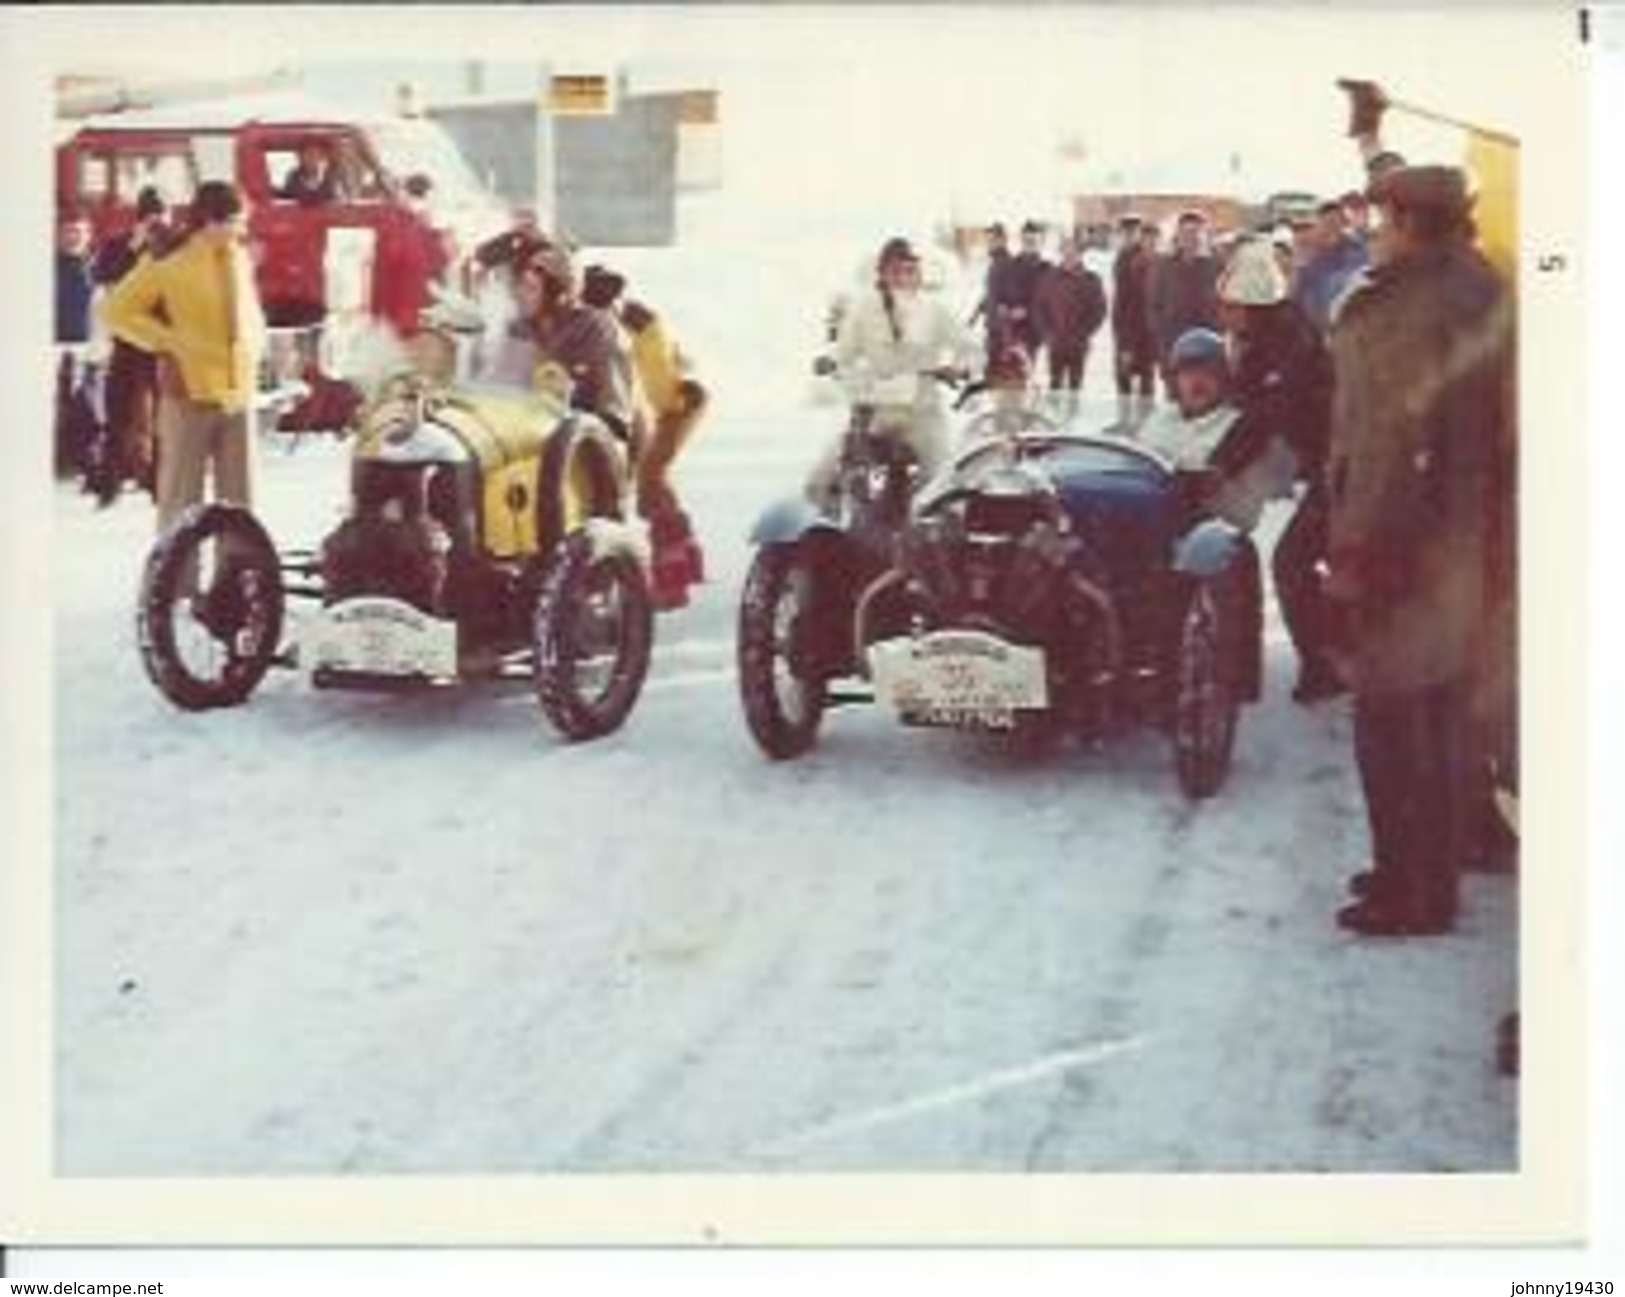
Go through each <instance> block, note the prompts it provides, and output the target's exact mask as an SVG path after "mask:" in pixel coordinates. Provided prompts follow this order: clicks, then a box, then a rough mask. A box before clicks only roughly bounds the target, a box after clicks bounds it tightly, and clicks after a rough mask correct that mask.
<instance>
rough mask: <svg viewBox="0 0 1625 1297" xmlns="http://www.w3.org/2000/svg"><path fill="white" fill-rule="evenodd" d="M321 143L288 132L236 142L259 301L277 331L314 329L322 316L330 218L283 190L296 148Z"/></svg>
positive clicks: (249, 133)
mask: <svg viewBox="0 0 1625 1297" xmlns="http://www.w3.org/2000/svg"><path fill="white" fill-rule="evenodd" d="M320 138H321V133H320V132H317V131H311V130H300V129H298V128H295V127H290V128H285V129H277V130H273V131H266V130H253V129H249V130H245V131H244V132H243V133H242V136H241V138H240V139H239V141H238V151H237V174H238V183H239V184H241V185H242V187H243V190H244V192H245V193H246V194H248V195H249V197H250V199H251V201H252V206H251V208H250V216H249V232H250V235H251V237H252V238H253V240H254V242H255V244H256V245H257V247H256V250H255V253H256V259H257V261H258V265H259V289H260V301H261V302H262V303H263V305H264V307H265V318H266V322H267V323H269V324H270V325H272V326H273V327H277V328H292V327H297V326H302V325H309V324H315V323H317V322H319V321H320V320H321V318H322V316H323V315H324V314H325V312H326V301H325V295H324V292H323V288H322V258H323V254H324V253H325V251H326V231H327V226H328V223H329V221H330V215H329V213H328V212H326V211H325V210H324V209H323V208H321V207H318V206H315V205H313V204H310V203H308V202H300V201H298V200H296V199H295V198H294V197H292V196H291V195H290V193H289V190H288V187H287V186H288V180H289V177H290V176H291V175H292V174H293V172H294V169H295V168H296V167H297V166H298V164H299V150H300V146H301V145H303V144H305V143H306V141H307V140H309V139H320Z"/></svg>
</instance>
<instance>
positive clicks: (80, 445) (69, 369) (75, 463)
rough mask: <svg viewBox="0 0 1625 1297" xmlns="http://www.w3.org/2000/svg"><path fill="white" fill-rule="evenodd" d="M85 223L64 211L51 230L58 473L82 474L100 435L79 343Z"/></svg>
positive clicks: (85, 281) (83, 317) (85, 336)
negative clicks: (54, 285) (53, 263)
mask: <svg viewBox="0 0 1625 1297" xmlns="http://www.w3.org/2000/svg"><path fill="white" fill-rule="evenodd" d="M89 249H90V223H89V222H88V221H86V220H85V219H84V217H83V216H81V215H80V214H79V213H78V212H67V213H64V214H63V215H62V216H61V217H60V218H59V219H58V221H57V227H56V315H55V319H54V326H55V338H56V341H57V343H58V351H59V354H58V356H57V366H56V419H55V422H56V427H55V434H54V439H55V443H56V444H55V462H56V468H57V471H58V472H59V473H63V474H70V473H73V472H75V471H78V470H82V469H83V468H84V466H85V464H86V463H87V462H88V458H89V456H90V454H91V451H92V448H93V447H94V445H95V442H96V440H97V438H98V436H99V435H100V420H99V419H98V418H97V414H96V410H95V408H94V407H95V402H94V400H93V399H92V391H93V389H94V386H95V384H94V381H93V367H91V366H89V365H87V364H86V362H85V360H84V358H83V355H82V354H81V353H82V352H83V351H84V346H83V344H84V343H86V342H88V341H89V340H90V301H91V295H92V293H93V292H94V288H95V286H94V284H93V283H92V282H91V278H90V258H89Z"/></svg>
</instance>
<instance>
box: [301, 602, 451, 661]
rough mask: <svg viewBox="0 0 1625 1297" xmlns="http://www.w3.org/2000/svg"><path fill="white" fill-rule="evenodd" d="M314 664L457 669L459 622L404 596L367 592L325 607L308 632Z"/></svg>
mask: <svg viewBox="0 0 1625 1297" xmlns="http://www.w3.org/2000/svg"><path fill="white" fill-rule="evenodd" d="M306 635H307V638H308V644H309V647H308V649H307V651H306V653H305V654H303V655H302V656H305V657H307V658H308V660H309V661H310V662H311V664H312V665H314V666H317V667H327V668H329V669H331V670H335V671H356V672H362V673H365V674H367V675H380V676H431V677H447V676H455V675H456V674H457V624H456V623H455V622H451V621H445V620H442V619H441V618H439V617H431V616H430V615H429V614H428V613H425V612H422V611H420V610H419V609H417V608H414V607H412V605H411V604H409V603H404V602H402V601H401V600H399V599H388V598H383V597H377V596H366V597H360V598H355V599H346V600H344V601H342V602H340V603H336V604H333V605H331V606H330V607H327V608H323V609H322V611H321V614H320V615H319V616H318V617H316V618H315V619H314V620H313V622H312V623H311V625H310V628H309V630H308V631H307V632H306Z"/></svg>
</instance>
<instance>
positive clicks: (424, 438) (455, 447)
mask: <svg viewBox="0 0 1625 1297" xmlns="http://www.w3.org/2000/svg"><path fill="white" fill-rule="evenodd" d="M371 458H372V459H374V460H376V461H378V462H379V463H384V464H464V463H467V462H468V460H469V458H470V456H469V453H468V448H467V447H466V446H464V445H463V443H462V442H461V441H460V440H458V438H457V436H456V434H454V433H452V432H450V431H448V430H447V429H445V428H443V427H441V426H440V425H439V424H438V423H417V422H406V421H402V422H401V423H398V424H395V425H394V426H392V427H389V428H386V429H385V430H384V431H383V433H382V435H381V436H379V438H378V442H377V448H376V449H375V450H374V451H373V453H372V456H371Z"/></svg>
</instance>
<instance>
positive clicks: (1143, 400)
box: [1111, 214, 1157, 431]
mask: <svg viewBox="0 0 1625 1297" xmlns="http://www.w3.org/2000/svg"><path fill="white" fill-rule="evenodd" d="M1117 228H1118V233H1119V238H1120V246H1119V247H1118V250H1117V257H1116V259H1115V260H1114V261H1113V262H1112V306H1111V319H1112V352H1113V364H1112V368H1113V371H1114V373H1113V376H1114V377H1115V378H1116V380H1117V426H1118V427H1119V428H1121V429H1124V430H1125V431H1126V430H1128V429H1131V428H1134V427H1137V426H1138V425H1139V424H1140V423H1141V422H1143V421H1144V419H1145V417H1146V415H1147V414H1149V413H1150V412H1151V401H1152V389H1153V384H1154V383H1155V381H1156V368H1157V344H1156V341H1155V340H1154V339H1153V337H1152V335H1151V267H1152V264H1153V262H1154V261H1155V258H1156V255H1157V227H1156V226H1155V225H1152V224H1150V223H1149V222H1142V221H1141V220H1140V218H1139V217H1138V216H1135V215H1133V214H1130V215H1127V216H1124V217H1123V218H1122V219H1121V220H1120V221H1118V223H1117Z"/></svg>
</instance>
